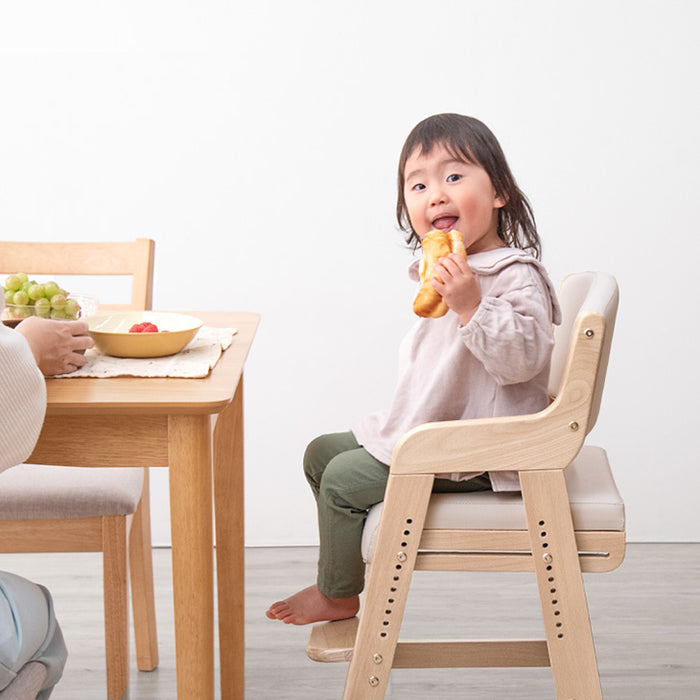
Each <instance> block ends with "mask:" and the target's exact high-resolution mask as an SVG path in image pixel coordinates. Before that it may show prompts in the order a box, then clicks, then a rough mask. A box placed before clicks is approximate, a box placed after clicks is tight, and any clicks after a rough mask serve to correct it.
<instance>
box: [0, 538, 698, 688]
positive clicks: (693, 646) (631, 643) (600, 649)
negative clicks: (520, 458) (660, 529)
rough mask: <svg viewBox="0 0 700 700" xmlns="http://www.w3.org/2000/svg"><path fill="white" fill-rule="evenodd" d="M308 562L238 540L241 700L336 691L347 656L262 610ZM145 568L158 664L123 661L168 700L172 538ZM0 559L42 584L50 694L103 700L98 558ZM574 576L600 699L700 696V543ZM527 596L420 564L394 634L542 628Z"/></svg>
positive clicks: (491, 684)
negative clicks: (55, 651) (324, 649)
mask: <svg viewBox="0 0 700 700" xmlns="http://www.w3.org/2000/svg"><path fill="white" fill-rule="evenodd" d="M315 561H316V549H315V548H313V547H290V548H254V549H248V550H246V567H247V576H246V588H247V592H246V616H247V617H246V675H247V677H246V694H245V696H246V699H250V700H272V699H273V698H282V699H284V700H335V699H337V700H340V697H341V695H342V688H343V682H344V678H345V671H346V668H347V666H346V665H345V664H318V663H314V662H312V661H310V660H309V659H308V658H307V657H306V654H305V651H304V649H305V645H306V640H307V636H308V630H307V629H306V628H299V627H292V626H287V625H283V624H281V623H277V622H272V621H270V620H267V618H266V617H265V616H264V611H265V609H266V607H267V605H268V604H269V603H270V602H271V601H273V600H277V599H278V598H280V597H285V596H286V595H288V594H290V593H292V592H294V591H296V590H297V589H298V588H301V587H302V586H305V585H308V583H310V582H312V581H313V578H314V571H315ZM154 566H155V577H156V589H157V590H156V597H157V601H156V604H157V613H158V632H159V637H160V640H159V641H160V659H161V663H160V667H159V668H158V669H157V670H156V671H154V672H151V673H139V672H138V671H137V670H136V669H135V666H133V665H132V676H131V687H130V695H129V698H130V700H156V699H157V700H170V699H173V700H174V699H175V698H176V691H175V667H174V657H175V655H174V639H173V622H172V588H171V585H170V572H171V569H170V550H169V549H156V550H154ZM0 568H2V569H5V570H8V571H13V572H15V573H18V574H21V575H23V576H26V577H27V578H30V579H32V580H34V581H38V582H40V583H43V584H44V585H46V586H47V587H48V588H49V589H50V590H51V592H52V594H53V597H54V602H55V605H56V610H57V615H58V617H59V620H60V623H61V626H62V628H63V631H64V636H65V637H66V641H67V644H68V647H69V653H70V656H69V660H68V664H67V666H66V670H65V674H64V677H63V679H62V680H61V682H60V683H59V684H58V686H57V687H56V690H55V692H54V694H53V695H52V700H100V699H101V698H104V697H105V695H106V694H105V685H104V658H103V648H104V647H103V638H102V633H103V627H102V595H101V562H100V557H99V555H96V554H51V555H41V554H23V555H17V554H2V555H0ZM585 578H586V588H587V593H588V602H589V607H590V612H591V619H592V624H593V633H594V636H595V639H596V648H597V654H598V662H599V666H600V673H601V682H602V686H603V693H604V696H605V698H606V699H607V700H678V699H680V698H683V699H688V700H690V699H696V698H698V699H700V544H635V545H630V546H629V548H628V552H627V557H626V560H625V562H624V563H623V565H622V567H621V568H620V569H618V570H617V571H615V572H613V573H609V574H587V575H586V577H585ZM538 606H539V604H538V600H537V594H536V589H535V586H534V580H533V576H531V575H529V574H487V573H485V574H437V573H433V572H417V573H416V574H415V576H414V588H413V590H412V593H411V596H410V598H409V607H408V611H407V615H406V618H405V623H404V630H405V634H404V636H405V637H413V638H416V637H419V636H430V635H432V636H434V637H439V636H453V634H454V635H455V636H463V637H467V638H479V637H481V638H486V637H499V636H504V637H517V636H521V635H522V636H526V637H540V636H542V635H543V632H542V626H541V623H540V621H539V609H538ZM457 618H459V619H457ZM217 663H218V662H217ZM217 668H218V666H217ZM217 697H218V695H217ZM387 697H390V698H393V699H395V700H456V699H457V698H459V699H460V700H463V699H465V698H474V699H475V700H504V699H505V698H513V699H514V700H549V699H553V698H554V697H555V696H554V690H553V683H552V678H551V671H550V670H549V669H547V668H544V669H435V670H399V671H394V672H393V673H392V681H391V685H390V690H389V693H388V695H387ZM186 700H199V699H198V698H188V699H186Z"/></svg>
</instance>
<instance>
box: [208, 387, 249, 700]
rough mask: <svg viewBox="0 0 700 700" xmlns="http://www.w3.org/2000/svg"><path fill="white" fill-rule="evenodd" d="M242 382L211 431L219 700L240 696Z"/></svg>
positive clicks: (239, 698)
mask: <svg viewBox="0 0 700 700" xmlns="http://www.w3.org/2000/svg"><path fill="white" fill-rule="evenodd" d="M243 501H244V498H243V377H241V379H240V381H239V383H238V388H237V389H236V393H235V395H234V397H233V401H232V402H231V403H230V404H229V405H228V406H227V407H226V408H225V409H224V410H223V411H222V412H221V413H220V414H219V415H218V416H217V419H216V426H215V428H214V509H215V514H216V515H215V522H216V572H217V583H218V586H217V591H218V600H219V658H220V666H221V698H222V700H243V697H244V693H245V633H244V602H245V600H244V599H245V577H244V571H245V551H244V544H245V542H244V536H243V533H244V517H243Z"/></svg>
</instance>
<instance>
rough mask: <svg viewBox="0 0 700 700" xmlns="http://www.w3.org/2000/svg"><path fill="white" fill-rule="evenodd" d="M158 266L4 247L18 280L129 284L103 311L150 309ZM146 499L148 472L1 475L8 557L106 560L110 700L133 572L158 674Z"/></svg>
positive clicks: (104, 254)
mask: <svg viewBox="0 0 700 700" xmlns="http://www.w3.org/2000/svg"><path fill="white" fill-rule="evenodd" d="M153 256H154V242H153V241H152V240H149V239H143V238H142V239H137V240H135V241H130V242H118V243H55V242H52V243H24V242H16V243H9V242H0V264H1V265H2V270H3V271H7V272H10V273H13V272H26V273H27V274H30V275H34V274H37V275H38V274H49V275H130V276H131V278H132V287H131V302H130V303H129V304H128V305H121V306H107V307H101V310H103V309H105V310H124V309H126V310H128V309H135V310H138V309H150V308H151V301H152V295H153V293H152V290H153ZM60 381H71V380H70V379H64V380H60ZM148 494H149V491H148V470H147V469H135V468H131V467H125V468H106V467H91V468H87V469H86V468H84V467H63V466H46V465H34V464H21V465H18V466H16V467H13V468H11V469H8V470H7V471H5V472H3V473H2V474H1V475H0V552H95V551H97V552H102V562H103V579H104V580H103V588H104V609H105V653H106V670H107V696H108V698H109V699H110V700H119V699H120V698H122V696H124V693H125V691H126V688H127V685H128V680H129V649H128V583H127V571H128V570H130V576H131V598H132V607H133V615H134V638H135V643H136V656H137V665H138V668H139V669H140V670H143V671H151V670H153V669H154V668H155V667H156V666H157V665H158V646H157V637H156V617H155V600H154V592H153V560H152V553H151V522H150V506H149V498H148ZM127 533H129V540H128V543H127ZM127 557H128V563H127ZM76 593H77V591H76Z"/></svg>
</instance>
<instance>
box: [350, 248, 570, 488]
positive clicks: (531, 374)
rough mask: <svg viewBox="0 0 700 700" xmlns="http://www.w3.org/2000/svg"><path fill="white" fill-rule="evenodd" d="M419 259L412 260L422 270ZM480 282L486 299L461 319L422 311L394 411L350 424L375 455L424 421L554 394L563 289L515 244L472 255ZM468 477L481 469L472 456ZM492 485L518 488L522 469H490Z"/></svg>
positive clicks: (533, 408) (478, 414)
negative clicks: (555, 329) (552, 371)
mask: <svg viewBox="0 0 700 700" xmlns="http://www.w3.org/2000/svg"><path fill="white" fill-rule="evenodd" d="M418 262H419V261H416V262H414V263H413V264H412V265H411V267H410V268H409V275H410V276H411V278H412V279H415V280H418ZM468 263H469V265H470V267H471V269H472V270H473V272H474V274H475V275H476V276H477V278H478V280H479V284H480V285H481V297H482V298H481V303H480V305H479V308H478V309H477V311H476V313H475V314H474V316H473V317H472V319H471V320H470V321H469V323H467V325H465V326H460V324H459V318H458V317H457V314H455V313H454V312H453V311H448V312H447V314H446V315H445V316H443V317H441V318H421V319H419V320H418V321H417V322H416V324H415V325H414V326H413V328H412V329H411V330H410V331H409V333H408V335H407V336H406V337H405V338H404V340H403V341H402V343H401V346H400V349H399V372H398V382H397V386H396V391H395V393H394V398H393V401H392V404H391V407H390V408H389V410H387V411H381V412H378V413H374V414H371V415H369V416H367V417H366V418H364V419H363V420H361V421H360V422H359V423H358V424H357V425H356V426H354V427H353V429H352V431H353V433H354V434H355V438H356V439H357V441H358V443H359V444H360V445H362V446H363V447H364V448H365V449H366V450H367V451H368V452H369V453H370V454H371V455H372V456H373V457H374V458H375V459H378V460H379V461H380V462H384V463H385V464H389V463H390V461H391V454H392V452H393V449H394V445H395V444H396V442H397V441H398V440H399V438H400V437H401V436H402V435H403V434H404V433H406V432H407V431H408V430H410V429H412V428H415V427H416V426H418V425H421V424H422V423H428V422H432V421H443V420H460V419H464V418H491V417H497V416H514V415H523V414H527V413H536V412H537V411H540V410H542V409H543V408H545V407H546V406H547V405H548V403H549V396H548V394H547V382H548V378H549V367H550V357H551V352H552V346H553V344H554V338H553V334H552V324H559V323H561V312H560V310H559V304H558V303H557V298H556V291H555V290H554V287H553V286H552V283H551V281H550V280H549V277H548V276H547V272H546V270H545V269H544V267H543V266H542V264H541V263H540V262H539V261H538V260H536V259H535V258H533V257H532V256H530V255H528V254H527V253H525V252H523V251H521V250H518V249H514V248H498V249H496V250H489V251H486V252H483V253H475V254H474V255H470V256H469V257H468ZM464 469H465V470H464V472H460V473H454V474H441V475H440V476H441V477H443V478H450V479H452V480H464V479H469V478H472V477H474V476H477V475H479V474H482V473H483V470H481V471H479V465H478V464H469V463H467V462H466V461H465V464H464ZM489 476H490V478H491V484H492V486H493V489H494V491H517V490H519V489H520V483H519V480H518V475H517V472H493V473H491V474H489Z"/></svg>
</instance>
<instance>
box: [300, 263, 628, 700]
mask: <svg viewBox="0 0 700 700" xmlns="http://www.w3.org/2000/svg"><path fill="white" fill-rule="evenodd" d="M559 300H560V303H561V306H562V312H563V322H562V324H561V325H560V326H559V327H557V328H555V347H554V352H553V356H552V369H551V377H550V383H549V391H550V394H551V396H552V401H551V403H550V405H549V406H548V407H547V408H546V409H544V410H543V411H541V412H539V413H536V414H533V415H524V416H512V417H506V418H492V419H484V420H459V421H446V422H438V423H428V424H425V425H422V426H419V427H417V428H415V429H414V430H412V431H410V432H408V433H407V434H406V435H404V437H403V438H402V439H401V440H400V441H399V443H398V444H397V446H396V448H395V450H394V453H393V456H392V461H391V472H390V476H389V483H388V486H387V490H386V497H385V500H384V503H383V504H377V505H376V506H374V507H373V508H372V509H371V510H370V513H369V515H368V518H367V521H366V523H365V529H364V533H363V554H364V556H365V560H366V561H367V562H368V563H369V562H371V564H369V572H368V579H367V588H366V592H365V594H364V600H363V604H362V611H361V616H360V618H359V621H358V618H352V619H351V620H342V621H339V622H329V623H325V624H319V625H315V626H314V627H313V628H312V631H311V636H310V639H309V643H308V646H307V653H308V655H309V656H310V658H312V659H314V660H316V661H350V668H349V670H348V675H347V680H346V686H345V694H344V695H343V698H344V700H369V699H375V698H383V697H384V695H385V692H386V688H387V683H388V680H389V672H390V670H391V669H392V668H411V667H416V668H449V667H503V666H551V668H552V673H553V676H554V685H555V688H556V695H557V698H559V699H565V700H571V699H575V700H597V699H600V698H602V694H601V687H600V680H599V675H598V667H597V663H596V657H595V649H594V645H593V636H592V633H591V626H590V620H589V616H588V608H587V604H586V597H585V592H584V587H583V579H582V576H581V572H582V571H585V572H588V571H596V572H602V571H611V570H613V569H615V568H617V567H618V566H619V565H620V563H621V562H622V560H623V558H624V551H625V531H624V504H623V503H622V500H621V498H620V495H619V493H618V491H617V487H616V486H615V481H614V479H613V476H612V473H611V471H610V466H609V464H608V461H607V457H606V454H605V451H604V450H602V449H600V448H598V447H588V446H586V447H582V446H583V442H584V439H585V437H586V435H587V434H588V433H589V432H590V430H591V429H592V427H593V425H594V423H595V420H596V418H597V415H598V409H599V406H600V398H601V393H602V390H603V384H604V379H605V371H606V367H607V363H608V355H609V352H610V343H611V340H612V332H613V326H614V323H615V316H616V313H617V304H618V289H617V284H616V282H615V279H614V278H613V277H611V276H610V275H607V274H603V273H598V272H584V273H580V274H575V275H570V276H569V277H567V278H566V279H565V280H564V282H563V283H562V286H561V289H560V293H559ZM480 470H484V471H489V472H490V471H500V470H516V471H518V472H519V474H520V484H521V489H522V491H521V493H517V492H506V493H503V492H501V493H494V492H489V491H482V492H475V493H450V494H447V493H441V494H431V488H432V485H433V479H434V476H435V474H438V473H442V472H458V471H480ZM380 511H381V516H380ZM415 569H422V570H437V571H533V570H534V572H535V575H536V580H537V587H538V590H539V597H540V603H541V608H542V616H543V621H544V628H545V635H546V640H542V641H540V640H502V641H432V642H431V641H411V642H403V641H398V639H399V631H400V627H401V621H402V617H403V613H404V608H405V605H406V598H407V595H408V589H409V585H410V582H411V577H412V574H413V571H414V570H415ZM450 597H451V599H453V600H458V596H455V595H454V593H453V592H452V591H450ZM441 632H442V631H441Z"/></svg>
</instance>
